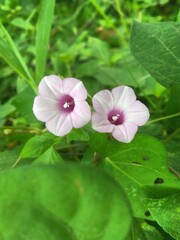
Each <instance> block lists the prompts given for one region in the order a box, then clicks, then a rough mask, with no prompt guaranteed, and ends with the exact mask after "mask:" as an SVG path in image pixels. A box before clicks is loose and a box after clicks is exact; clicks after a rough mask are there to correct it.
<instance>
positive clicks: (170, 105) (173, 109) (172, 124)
mask: <svg viewBox="0 0 180 240" xmlns="http://www.w3.org/2000/svg"><path fill="white" fill-rule="evenodd" d="M179 93H180V85H179V86H172V87H171V89H170V95H169V101H168V102H167V104H166V113H165V114H166V115H171V114H176V113H180V98H179ZM166 123H167V125H168V127H169V129H170V130H171V131H175V130H176V129H177V128H178V127H179V123H180V116H178V117H175V118H170V119H168V120H166Z"/></svg>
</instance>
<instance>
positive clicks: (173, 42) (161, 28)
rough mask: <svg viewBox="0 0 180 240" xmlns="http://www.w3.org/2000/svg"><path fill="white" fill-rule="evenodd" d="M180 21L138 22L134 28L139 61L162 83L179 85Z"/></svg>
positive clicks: (133, 33) (132, 37)
mask: <svg viewBox="0 0 180 240" xmlns="http://www.w3.org/2000/svg"><path fill="white" fill-rule="evenodd" d="M179 38H180V24H179V23H175V22H161V23H138V22H134V23H133V26H132V30H131V51H132V53H133V55H134V57H135V58H136V60H137V61H138V62H139V63H140V64H141V65H142V66H143V67H144V68H145V69H146V70H147V71H148V72H149V73H150V74H151V75H152V76H153V77H154V78H155V79H156V80H157V81H159V82H160V83H161V84H162V85H164V86H165V87H168V86H169V85H171V84H172V83H174V84H180V80H179V79H180V44H179Z"/></svg>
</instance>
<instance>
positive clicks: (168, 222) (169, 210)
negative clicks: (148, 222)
mask: <svg viewBox="0 0 180 240" xmlns="http://www.w3.org/2000/svg"><path fill="white" fill-rule="evenodd" d="M145 204H146V205H147V207H148V209H149V211H150V213H151V215H152V216H153V218H154V219H155V220H156V221H157V222H158V224H159V225H160V226H161V227H162V228H163V229H164V230H165V231H166V232H168V233H169V234H170V235H171V236H172V237H174V238H175V239H176V240H180V228H179V226H180V194H174V195H171V196H168V197H166V198H162V199H147V200H146V201H145Z"/></svg>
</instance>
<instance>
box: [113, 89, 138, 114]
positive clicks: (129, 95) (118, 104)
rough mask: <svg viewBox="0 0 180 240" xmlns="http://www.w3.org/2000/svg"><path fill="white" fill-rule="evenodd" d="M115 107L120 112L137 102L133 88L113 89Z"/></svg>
mask: <svg viewBox="0 0 180 240" xmlns="http://www.w3.org/2000/svg"><path fill="white" fill-rule="evenodd" d="M112 96H113V100H114V107H115V108H118V109H120V110H125V109H127V108H128V107H129V106H130V105H131V104H132V103H133V102H135V100H136V95H135V93H134V91H133V89H132V88H130V87H127V86H120V87H116V88H113V89H112Z"/></svg>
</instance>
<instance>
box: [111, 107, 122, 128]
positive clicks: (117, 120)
mask: <svg viewBox="0 0 180 240" xmlns="http://www.w3.org/2000/svg"><path fill="white" fill-rule="evenodd" d="M108 120H109V122H110V123H112V124H114V125H120V124H123V122H124V114H123V112H121V111H120V110H118V109H113V110H112V111H111V112H110V113H109V114H108Z"/></svg>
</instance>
